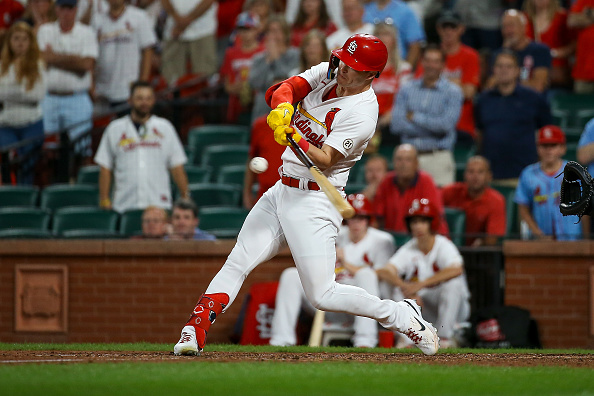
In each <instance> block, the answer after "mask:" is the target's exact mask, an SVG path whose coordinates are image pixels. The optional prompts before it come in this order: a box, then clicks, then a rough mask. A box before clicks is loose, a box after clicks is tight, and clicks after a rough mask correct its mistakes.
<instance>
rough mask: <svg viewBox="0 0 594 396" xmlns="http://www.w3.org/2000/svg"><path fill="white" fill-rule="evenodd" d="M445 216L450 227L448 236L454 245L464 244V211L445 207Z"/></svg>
mask: <svg viewBox="0 0 594 396" xmlns="http://www.w3.org/2000/svg"><path fill="white" fill-rule="evenodd" d="M444 210H445V218H446V222H447V223H448V228H449V229H450V238H451V239H452V242H454V244H455V245H456V246H464V239H465V234H466V212H464V211H463V210H461V209H455V208H445V209H444Z"/></svg>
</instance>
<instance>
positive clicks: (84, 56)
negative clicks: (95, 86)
mask: <svg viewBox="0 0 594 396" xmlns="http://www.w3.org/2000/svg"><path fill="white" fill-rule="evenodd" d="M76 10H77V1H76V0H56V14H57V17H58V20H57V21H56V22H53V23H46V24H43V25H41V26H40V27H39V30H38V31H37V41H38V42H39V49H40V50H41V51H42V55H43V59H44V60H45V63H46V65H47V82H48V85H47V89H48V92H47V95H46V97H45V100H44V101H43V115H44V116H43V123H44V129H45V132H46V133H53V132H60V131H68V137H69V138H70V141H71V142H76V143H75V146H74V147H75V152H76V153H77V155H78V157H79V159H80V160H81V161H82V162H83V163H84V162H86V161H87V160H86V158H89V157H90V156H91V155H92V152H91V137H90V135H88V134H87V132H88V131H90V129H91V127H92V121H91V118H92V115H93V103H92V101H91V97H90V95H89V93H90V91H91V90H92V77H91V74H92V71H93V68H94V66H95V61H96V59H97V57H98V54H99V50H98V46H97V38H96V35H95V32H94V31H93V29H91V28H90V27H88V26H86V25H83V24H82V23H80V22H77V21H76Z"/></svg>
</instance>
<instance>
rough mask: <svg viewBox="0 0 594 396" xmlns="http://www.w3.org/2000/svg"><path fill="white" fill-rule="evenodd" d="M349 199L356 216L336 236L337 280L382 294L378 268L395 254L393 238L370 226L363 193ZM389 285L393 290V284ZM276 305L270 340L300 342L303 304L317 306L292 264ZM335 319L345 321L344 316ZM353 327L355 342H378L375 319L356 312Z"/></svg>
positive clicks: (308, 308)
mask: <svg viewBox="0 0 594 396" xmlns="http://www.w3.org/2000/svg"><path fill="white" fill-rule="evenodd" d="M348 201H349V203H350V204H351V205H353V207H354V208H355V216H354V217H353V218H351V219H348V220H347V226H345V227H342V229H341V230H340V231H339V233H338V238H337V239H336V246H337V248H336V267H335V273H336V281H337V282H338V283H341V284H344V285H353V286H358V287H361V288H363V289H365V290H366V291H367V292H368V293H369V294H371V295H373V296H380V295H382V294H380V282H379V280H378V277H377V274H376V272H375V271H376V269H379V268H382V267H383V266H384V265H385V264H386V263H387V262H388V259H389V258H390V257H392V255H393V254H394V251H395V250H396V247H395V246H394V239H393V238H392V235H390V234H388V233H387V232H385V231H380V230H378V229H375V228H373V227H369V221H370V219H371V216H372V215H373V209H372V207H371V203H370V202H369V200H368V199H367V198H366V197H365V196H364V195H363V194H351V195H349V196H348ZM386 286H388V284H387V283H386ZM386 289H387V290H386V291H388V290H389V291H391V289H392V287H388V288H386ZM384 294H386V295H388V293H384ZM274 307H275V308H274V316H273V317H272V328H271V333H272V336H271V338H270V344H271V345H279V346H287V345H295V344H297V335H296V332H295V329H296V326H297V320H298V318H299V313H300V311H301V308H304V309H305V310H306V311H308V312H310V313H312V314H313V313H315V308H314V307H313V306H312V305H311V304H310V303H309V302H308V301H307V298H306V296H305V292H304V290H303V287H302V286H301V282H300V281H299V273H298V272H297V268H295V267H291V268H287V269H286V270H284V271H283V273H282V275H281V277H280V282H279V285H278V290H277V292H276V302H275V304H274ZM341 315H343V314H341ZM326 319H328V316H326ZM330 319H332V317H330ZM334 319H335V320H341V321H344V318H341V317H335V318H334ZM353 327H354V330H355V334H354V335H353V337H352V342H353V346H355V347H367V348H374V347H376V346H377V341H378V331H377V330H378V329H377V323H376V321H375V320H373V319H369V318H365V317H362V316H355V319H354V323H353Z"/></svg>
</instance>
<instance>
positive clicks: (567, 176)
mask: <svg viewBox="0 0 594 396" xmlns="http://www.w3.org/2000/svg"><path fill="white" fill-rule="evenodd" d="M559 176H560V175H559ZM593 194H594V181H592V176H590V174H589V173H588V171H587V170H586V168H584V167H583V166H582V165H580V164H578V163H577V162H575V161H569V162H568V163H567V165H565V168H564V169H563V181H562V182H561V201H560V203H559V210H560V211H561V214H562V215H563V216H578V217H579V218H580V219H581V218H582V216H583V215H589V214H591V213H592V195H593Z"/></svg>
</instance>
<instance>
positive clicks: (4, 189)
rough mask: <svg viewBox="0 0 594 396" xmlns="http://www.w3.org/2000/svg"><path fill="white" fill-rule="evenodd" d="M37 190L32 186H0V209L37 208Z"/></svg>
mask: <svg viewBox="0 0 594 396" xmlns="http://www.w3.org/2000/svg"><path fill="white" fill-rule="evenodd" d="M38 199H39V188H37V187H33V186H0V208H2V207H6V206H30V207H31V206H37V200H38Z"/></svg>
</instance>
